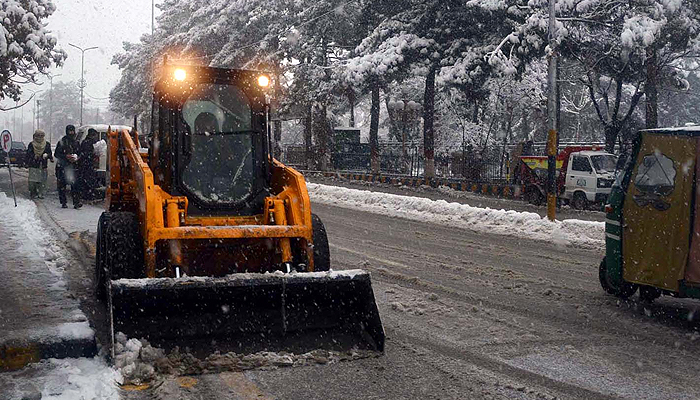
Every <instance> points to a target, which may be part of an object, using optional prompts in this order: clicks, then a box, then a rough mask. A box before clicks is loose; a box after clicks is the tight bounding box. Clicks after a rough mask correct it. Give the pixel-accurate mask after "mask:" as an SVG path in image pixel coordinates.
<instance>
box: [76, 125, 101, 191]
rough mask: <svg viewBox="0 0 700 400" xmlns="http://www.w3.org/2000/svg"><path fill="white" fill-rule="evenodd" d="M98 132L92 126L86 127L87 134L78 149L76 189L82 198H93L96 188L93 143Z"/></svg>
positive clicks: (97, 137) (97, 136)
mask: <svg viewBox="0 0 700 400" xmlns="http://www.w3.org/2000/svg"><path fill="white" fill-rule="evenodd" d="M98 139H99V134H98V133H97V131H96V130H95V129H93V128H90V129H88V133H87V136H86V137H85V139H83V141H82V142H81V143H80V149H79V151H78V184H77V186H78V190H79V191H80V198H81V199H82V200H88V201H89V200H94V199H95V198H96V197H97V196H96V189H97V171H96V169H95V162H96V160H95V143H97V140H98Z"/></svg>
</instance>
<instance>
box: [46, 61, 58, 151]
mask: <svg viewBox="0 0 700 400" xmlns="http://www.w3.org/2000/svg"><path fill="white" fill-rule="evenodd" d="M59 76H61V74H57V75H51V74H48V77H49V82H50V83H49V143H53V78H56V77H59ZM52 145H53V144H52Z"/></svg>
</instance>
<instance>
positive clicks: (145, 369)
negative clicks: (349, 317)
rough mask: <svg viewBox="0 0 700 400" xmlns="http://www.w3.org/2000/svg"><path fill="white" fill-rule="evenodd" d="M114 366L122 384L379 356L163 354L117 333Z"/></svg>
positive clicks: (354, 352)
mask: <svg viewBox="0 0 700 400" xmlns="http://www.w3.org/2000/svg"><path fill="white" fill-rule="evenodd" d="M115 339H116V343H115V354H116V356H115V360H114V366H115V367H116V368H117V370H118V371H119V372H120V373H121V374H122V377H123V380H124V384H134V385H140V384H142V383H148V382H151V381H153V380H155V378H157V376H158V375H175V376H178V375H200V374H205V373H216V372H224V371H247V370H252V369H259V370H271V369H277V368H283V367H300V366H307V365H316V364H334V363H337V362H340V361H349V360H356V359H361V358H368V357H377V356H379V355H381V353H378V352H376V351H370V350H349V351H345V352H339V351H327V350H314V351H310V352H308V353H304V354H294V353H288V352H284V351H282V352H271V351H261V352H258V353H254V354H238V353H233V352H231V353H225V354H222V353H218V352H217V353H214V354H211V355H209V356H208V357H206V358H205V359H199V358H197V357H195V356H193V355H192V354H191V353H189V352H188V351H187V350H180V349H175V350H173V351H172V352H170V353H169V354H167V355H166V354H165V352H164V351H163V350H162V349H159V348H156V347H153V346H151V345H150V344H149V343H148V341H146V340H145V339H141V340H138V339H128V338H127V337H126V335H124V334H123V333H121V332H119V333H117V335H116V337H115Z"/></svg>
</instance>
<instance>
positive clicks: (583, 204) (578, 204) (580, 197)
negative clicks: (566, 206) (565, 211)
mask: <svg viewBox="0 0 700 400" xmlns="http://www.w3.org/2000/svg"><path fill="white" fill-rule="evenodd" d="M571 208H573V209H574V210H585V209H586V208H588V198H586V194H585V193H583V192H576V193H574V196H573V197H572V198H571Z"/></svg>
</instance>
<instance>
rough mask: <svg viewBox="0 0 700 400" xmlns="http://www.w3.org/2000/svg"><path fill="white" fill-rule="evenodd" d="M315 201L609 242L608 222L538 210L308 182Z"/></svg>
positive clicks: (508, 231) (582, 243)
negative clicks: (497, 207)
mask: <svg viewBox="0 0 700 400" xmlns="http://www.w3.org/2000/svg"><path fill="white" fill-rule="evenodd" d="M306 185H307V188H308V189H309V195H310V197H311V201H312V203H313V202H318V203H323V204H330V205H334V206H339V207H347V208H352V209H356V210H362V211H369V212H373V213H377V214H383V215H389V216H393V217H401V218H406V219H411V220H416V221H427V222H434V223H438V224H444V225H449V226H454V227H457V228H466V229H470V230H474V231H478V232H485V233H495V234H500V235H508V236H516V237H520V238H529V239H536V240H546V241H550V242H554V243H558V244H562V245H572V246H579V247H601V246H603V245H604V243H605V223H604V222H594V221H583V220H578V219H565V220H563V221H554V222H552V221H549V220H548V219H546V218H543V217H540V216H539V215H538V214H536V213H532V212H521V211H513V210H495V209H491V208H480V207H473V206H469V205H467V204H460V203H450V202H447V201H445V200H431V199H427V198H423V197H414V196H402V195H395V194H389V193H381V192H371V191H368V190H357V189H349V188H344V187H340V186H329V185H322V184H316V183H310V182H307V184H306Z"/></svg>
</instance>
